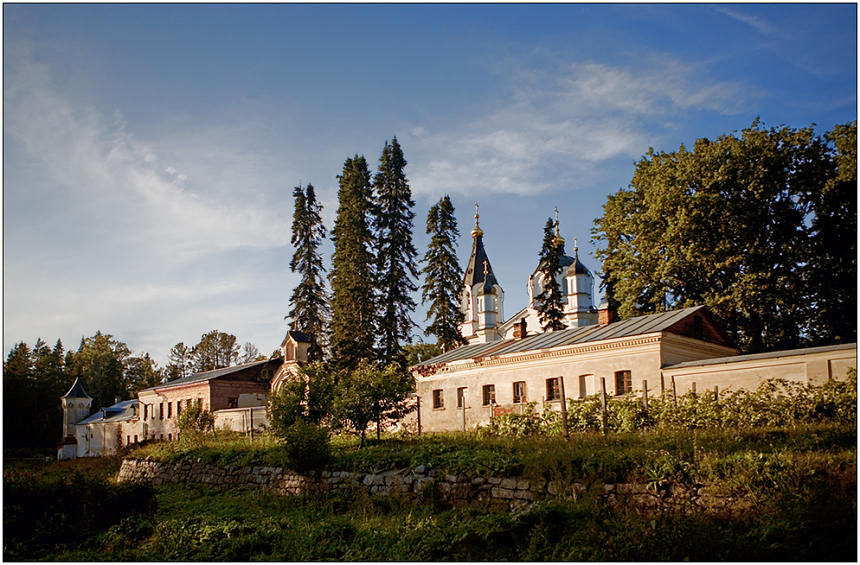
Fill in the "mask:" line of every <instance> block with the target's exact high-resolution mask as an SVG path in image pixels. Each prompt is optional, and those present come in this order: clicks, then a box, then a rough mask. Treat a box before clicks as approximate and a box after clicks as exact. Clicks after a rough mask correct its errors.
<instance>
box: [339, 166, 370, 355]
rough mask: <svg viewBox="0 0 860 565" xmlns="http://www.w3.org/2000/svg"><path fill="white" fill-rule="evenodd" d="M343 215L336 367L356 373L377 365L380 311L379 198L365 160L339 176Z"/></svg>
mask: <svg viewBox="0 0 860 565" xmlns="http://www.w3.org/2000/svg"><path fill="white" fill-rule="evenodd" d="M338 184H339V187H340V188H339V190H338V209H337V217H336V218H335V222H334V229H333V230H332V241H334V254H333V255H332V269H331V273H330V274H329V282H330V283H331V292H332V295H331V324H330V334H329V335H330V337H329V344H330V349H331V363H332V365H333V367H334V368H335V369H337V370H341V369H353V368H355V367H356V366H358V362H359V361H360V360H362V359H368V360H369V359H374V358H375V355H374V349H373V346H374V336H375V335H376V323H375V321H376V320H375V319H376V306H375V296H374V291H373V289H374V287H375V286H376V279H375V271H374V265H375V259H374V256H373V252H372V248H371V246H372V245H373V236H372V233H371V221H372V210H373V202H372V197H373V192H372V189H371V185H370V172H369V171H368V169H367V161H365V159H364V157H359V156H358V155H356V156H355V157H352V158H349V159H347V160H346V162H344V164H343V174H341V175H340V176H338Z"/></svg>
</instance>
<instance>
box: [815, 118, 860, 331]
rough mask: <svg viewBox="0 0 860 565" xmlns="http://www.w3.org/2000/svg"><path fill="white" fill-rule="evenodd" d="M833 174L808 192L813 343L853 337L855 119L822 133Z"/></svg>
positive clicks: (854, 319)
mask: <svg viewBox="0 0 860 565" xmlns="http://www.w3.org/2000/svg"><path fill="white" fill-rule="evenodd" d="M826 138H827V140H828V142H830V144H831V145H832V147H833V150H832V153H831V162H832V164H833V165H834V166H835V169H836V170H835V173H834V174H833V176H831V177H830V178H829V179H828V180H827V181H826V182H825V183H824V184H823V186H822V187H821V190H818V191H815V192H813V193H812V194H811V195H810V205H811V207H812V211H813V213H814V218H813V219H812V222H811V225H810V232H811V233H810V239H809V240H808V241H809V242H810V244H811V248H810V250H809V260H808V262H807V263H806V271H807V277H806V279H807V281H808V283H807V284H808V287H809V288H813V289H815V290H816V295H815V298H814V301H813V302H812V303H811V304H810V307H811V312H810V330H809V337H810V338H811V339H810V344H811V345H824V344H829V343H848V342H856V341H857V289H856V286H855V285H856V281H857V122H853V123H851V124H846V125H841V126H839V125H838V126H836V127H834V128H833V131H831V132H830V133H828V134H827V136H826Z"/></svg>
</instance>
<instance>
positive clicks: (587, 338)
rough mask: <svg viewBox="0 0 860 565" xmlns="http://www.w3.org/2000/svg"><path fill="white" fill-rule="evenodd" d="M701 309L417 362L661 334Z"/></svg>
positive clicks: (478, 347)
mask: <svg viewBox="0 0 860 565" xmlns="http://www.w3.org/2000/svg"><path fill="white" fill-rule="evenodd" d="M702 308H704V306H694V307H692V308H683V309H681V310H671V311H669V312H660V313H657V314H647V315H645V316H638V317H636V318H629V319H627V320H621V321H620V322H613V323H611V324H606V325H603V326H599V325H593V326H584V327H580V328H569V329H566V330H559V331H555V332H544V333H541V334H537V335H533V336H530V337H527V338H524V339H518V340H514V339H509V340H505V341H493V342H490V343H476V344H472V345H466V346H463V347H458V348H457V349H453V350H451V351H448V352H446V353H443V354H442V355H437V356H436V357H433V358H431V359H428V360H426V361H424V362H423V363H419V364H420V365H435V364H437V363H450V362H452V361H461V360H464V359H475V358H477V357H483V356H484V355H486V354H487V353H492V355H494V356H496V355H505V354H508V353H523V352H526V351H536V350H540V349H550V348H552V347H559V346H563V345H573V344H576V343H586V342H591V341H600V340H606V339H618V338H622V337H630V336H634V335H642V334H649V333H654V332H660V331H663V330H665V329H667V328H669V327H671V326H672V325H674V324H675V323H677V322H678V321H680V320H682V319H683V318H686V317H687V316H689V315H690V314H692V313H694V312H696V311H698V310H700V309H702Z"/></svg>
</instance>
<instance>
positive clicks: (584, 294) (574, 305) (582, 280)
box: [528, 208, 597, 331]
mask: <svg viewBox="0 0 860 565" xmlns="http://www.w3.org/2000/svg"><path fill="white" fill-rule="evenodd" d="M554 225H555V237H554V238H553V243H554V244H555V246H556V249H557V250H558V254H559V258H558V264H559V266H560V267H561V269H560V270H559V271H558V273H556V275H555V279H556V282H557V283H558V286H559V288H560V289H561V296H562V301H563V303H564V323H565V324H566V325H567V326H568V327H571V328H577V327H581V326H590V325H593V324H596V323H597V310H596V309H595V308H594V276H593V275H592V274H591V271H589V270H588V268H587V267H586V266H585V265H583V263H582V261H580V260H579V248H578V246H577V245H576V238H574V240H573V257H571V256H569V255H567V254H566V252H565V250H564V245H565V240H564V238H563V237H562V236H561V233H560V230H559V223H558V208H556V209H555V222H554ZM528 285H529V286H528V290H529V306H528V310H529V312H528V314H529V318H534V321H533V322H530V323H529V327H530V328H532V329H533V330H535V331H537V330H538V328H539V327H540V325H539V323H538V322H537V312H536V310H535V300H536V297H537V296H538V295H540V293H541V292H543V274H542V273H541V272H540V271H539V270H538V269H537V268H536V269H535V271H534V272H533V273H532V275H531V276H530V277H529V282H528Z"/></svg>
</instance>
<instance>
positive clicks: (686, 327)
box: [663, 308, 733, 347]
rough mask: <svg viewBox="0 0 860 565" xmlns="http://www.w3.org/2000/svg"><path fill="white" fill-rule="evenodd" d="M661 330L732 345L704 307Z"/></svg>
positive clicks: (727, 345) (728, 345)
mask: <svg viewBox="0 0 860 565" xmlns="http://www.w3.org/2000/svg"><path fill="white" fill-rule="evenodd" d="M663 331H666V332H669V333H673V334H676V335H680V336H684V337H689V338H691V339H698V340H701V341H707V342H708V343H715V344H717V345H724V346H726V347H732V346H733V345H732V340H731V339H730V338H729V336H728V335H727V334H726V333H725V332H724V331H723V330H722V329H721V328H720V327H719V326H718V325H717V323H716V321H715V320H714V318H713V316H712V315H711V313H710V312H708V311H707V310H706V309H705V308H698V309H696V310H695V311H694V312H692V313H691V314H690V315H688V316H685V317H683V318H681V319H680V320H678V321H677V322H675V323H674V324H672V325H671V326H669V327H667V328H666V329H665V330H663Z"/></svg>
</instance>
